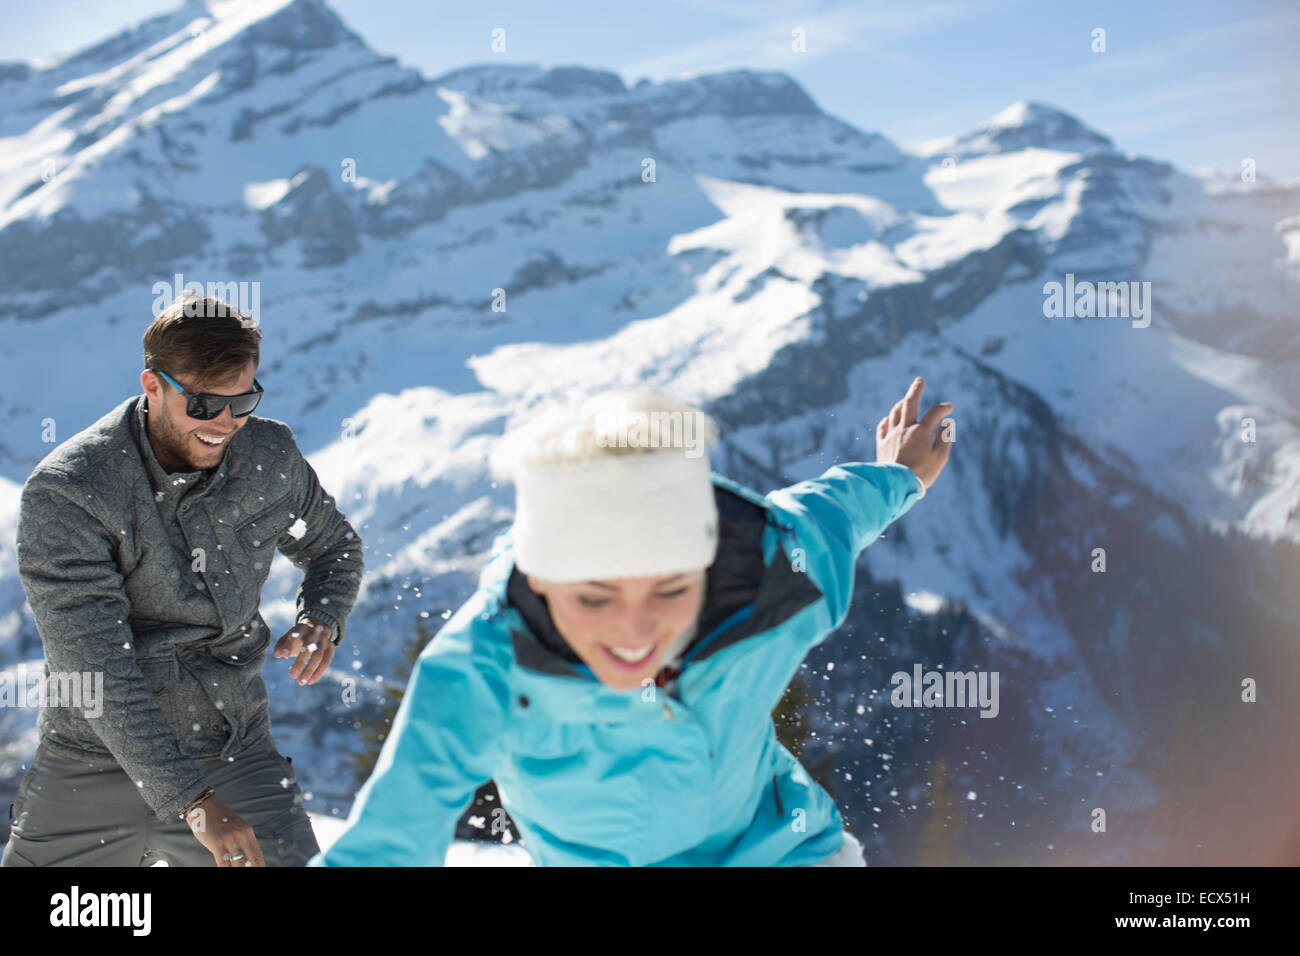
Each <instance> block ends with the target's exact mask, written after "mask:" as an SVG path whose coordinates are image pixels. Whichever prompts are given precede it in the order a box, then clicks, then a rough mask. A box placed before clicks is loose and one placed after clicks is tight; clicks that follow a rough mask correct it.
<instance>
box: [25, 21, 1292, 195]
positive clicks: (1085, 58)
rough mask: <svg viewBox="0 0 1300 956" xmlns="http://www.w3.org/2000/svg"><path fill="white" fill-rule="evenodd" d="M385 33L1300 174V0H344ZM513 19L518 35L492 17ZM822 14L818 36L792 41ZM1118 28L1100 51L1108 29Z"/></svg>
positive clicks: (832, 106)
mask: <svg viewBox="0 0 1300 956" xmlns="http://www.w3.org/2000/svg"><path fill="white" fill-rule="evenodd" d="M179 5H180V2H179V0H113V2H112V3H104V2H102V0H42V2H40V3H30V2H27V0H0V9H3V22H4V23H5V25H6V30H5V31H4V33H3V35H2V36H0V60H16V59H31V58H34V57H40V56H46V55H52V54H55V53H60V52H65V51H68V50H71V49H75V48H78V47H81V46H84V45H86V44H88V43H90V42H93V41H94V40H96V39H99V38H102V37H104V36H106V35H108V34H111V33H113V32H115V31H116V30H118V29H120V28H121V27H123V26H125V25H127V24H129V23H132V22H134V21H137V20H141V19H144V18H146V17H148V16H151V15H153V14H155V13H159V12H162V11H165V10H169V9H174V8H176V7H177V6H179ZM331 6H333V8H334V9H335V10H336V11H337V12H338V13H339V14H340V16H342V18H343V19H344V20H345V21H346V22H347V23H348V24H349V26H351V27H352V28H353V29H354V30H355V31H356V32H357V33H358V34H360V35H361V36H362V37H363V38H364V39H365V40H366V41H367V42H368V43H369V44H370V45H371V46H372V47H373V48H374V49H376V50H377V51H379V52H381V53H384V54H391V55H395V56H397V57H398V58H399V59H400V60H402V61H403V62H405V63H408V64H411V65H413V66H416V67H418V68H420V69H421V70H422V71H423V72H424V73H425V74H427V75H430V76H436V75H437V74H439V73H443V72H446V71H448V70H451V69H455V68H456V67H460V66H465V65H467V64H471V63H483V62H516V63H525V62H527V63H540V64H543V65H559V64H579V65H583V66H590V67H598V68H602V69H608V70H612V71H613V72H616V73H618V74H619V75H621V76H622V77H623V79H624V80H625V81H627V82H628V83H629V84H632V83H634V82H635V81H636V80H637V79H639V78H640V77H642V76H648V77H650V78H651V79H655V80H658V79H666V78H670V77H674V76H683V75H689V74H693V73H700V72H714V71H718V70H727V69H736V68H742V67H748V68H752V69H770V70H783V71H785V72H786V73H788V74H789V75H791V76H792V77H793V78H794V79H796V80H797V81H798V82H799V83H800V84H801V85H802V86H803V87H804V89H806V90H807V91H808V93H809V94H810V95H811V96H812V97H813V99H814V100H816V101H817V103H818V104H819V105H820V106H821V107H822V108H823V109H824V110H826V111H827V112H829V113H832V114H834V115H835V116H838V117H840V118H841V119H844V120H846V121H848V122H850V123H852V124H853V125H855V126H857V127H859V128H861V129H864V130H874V131H878V132H882V133H884V134H885V135H886V136H888V137H890V138H891V139H894V140H895V141H898V142H900V143H903V144H908V143H911V142H916V141H920V140H926V139H931V138H935V137H939V136H945V135H949V134H956V133H962V132H965V131H966V130H968V129H970V128H971V127H973V126H974V125H976V124H977V123H979V122H980V121H982V120H984V119H986V118H988V117H989V116H991V115H993V114H994V113H996V112H998V111H999V110H1001V109H1002V108H1003V107H1005V106H1007V105H1008V104H1010V103H1012V102H1014V101H1016V100H1019V99H1035V100H1040V101H1043V102H1047V103H1051V104H1053V105H1056V106H1059V107H1061V108H1063V109H1065V110H1068V111H1069V112H1071V113H1073V114H1075V115H1076V116H1078V117H1079V118H1080V119H1082V120H1083V121H1084V122H1086V123H1088V124H1089V125H1091V126H1093V127H1095V128H1097V129H1099V130H1101V131H1102V132H1104V133H1106V134H1107V135H1109V136H1111V137H1112V138H1113V139H1114V140H1115V141H1116V143H1117V144H1118V145H1119V146H1120V148H1122V149H1126V150H1131V151H1133V152H1136V153H1139V154H1142V155H1146V156H1150V157H1153V158H1156V159H1164V160H1170V161H1172V162H1174V163H1176V164H1178V165H1179V166H1182V167H1184V168H1194V167H1206V166H1216V167H1219V168H1220V169H1222V170H1224V171H1227V172H1230V173H1233V174H1235V173H1236V172H1237V171H1238V170H1239V169H1240V166H1241V161H1242V160H1243V159H1244V158H1248V157H1249V158H1252V159H1254V160H1255V161H1256V163H1257V165H1258V169H1259V171H1260V173H1261V174H1262V175H1264V176H1271V177H1273V178H1278V179H1288V178H1294V177H1297V176H1300V122H1298V121H1297V117H1298V116H1300V109H1297V107H1296V104H1295V102H1294V99H1295V95H1296V92H1297V91H1298V90H1300V66H1297V58H1296V56H1295V53H1294V51H1295V50H1296V49H1297V48H1300V42H1298V41H1300V3H1295V2H1291V0H1270V2H1265V0H1257V2H1254V0H1232V2H1223V0H1215V2H1197V0H1155V2H1142V0H1137V2H1134V0H1126V2H1110V0H1100V2H1088V3H1061V2H1044V0H974V2H966V3H957V2H946V0H911V2H906V3H900V2H897V0H890V2H879V3H878V2H856V3H853V2H816V0H781V2H775V0H677V2H674V0H655V2H653V3H632V2H626V0H624V2H621V3H618V4H611V3H610V2H609V0H554V2H549V3H544V4H543V3H537V2H536V0H534V2H529V3H525V2H514V3H490V2H481V3H471V4H466V3H465V2H464V0H456V2H429V0H424V2H418V0H332V3H331ZM495 27H504V28H505V30H506V38H507V52H505V53H504V54H493V53H492V52H491V51H490V49H489V42H490V33H491V30H492V29H493V28H495ZM795 28H802V29H804V30H805V31H806V37H807V51H806V52H803V53H796V52H794V51H793V50H792V49H791V31H792V30H794V29H795ZM1095 28H1101V29H1104V30H1105V31H1106V51H1105V52H1104V53H1099V52H1093V51H1092V49H1091V46H1092V42H1093V41H1092V31H1093V30H1094V29H1095Z"/></svg>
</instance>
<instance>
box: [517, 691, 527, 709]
mask: <svg viewBox="0 0 1300 956" xmlns="http://www.w3.org/2000/svg"><path fill="white" fill-rule="evenodd" d="M519 706H520V707H527V706H528V698H527V697H525V696H523V695H522V694H520V695H519Z"/></svg>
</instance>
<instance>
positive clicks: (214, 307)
mask: <svg viewBox="0 0 1300 956" xmlns="http://www.w3.org/2000/svg"><path fill="white" fill-rule="evenodd" d="M261 340H262V332H261V330H260V329H258V328H257V323H256V322H255V321H254V320H253V319H252V318H250V317H249V316H247V315H245V314H244V313H243V312H241V311H240V310H239V309H237V308H235V307H234V306H233V305H230V304H228V303H226V302H223V301H222V300H220V299H217V298H213V297H212V296H206V297H200V296H197V295H194V294H193V293H188V294H186V295H182V296H180V297H179V298H177V299H174V300H173V301H172V303H171V305H169V306H168V307H167V308H166V309H164V310H163V311H162V312H160V313H159V314H158V317H157V318H155V319H154V320H153V321H152V322H151V323H149V328H147V329H146V330H145V333H144V337H143V339H142V340H141V342H142V343H143V345H144V365H145V368H155V369H161V370H162V371H164V372H166V373H167V374H168V375H170V376H171V377H172V378H176V377H177V376H178V375H179V376H181V377H192V378H195V379H198V380H199V381H202V382H223V381H226V380H227V379H231V378H235V377H237V376H238V375H239V374H240V373H242V372H243V371H244V368H245V367H246V366H247V365H248V363H249V360H252V362H253V368H254V369H256V368H257V364H258V360H259V359H260V353H261Z"/></svg>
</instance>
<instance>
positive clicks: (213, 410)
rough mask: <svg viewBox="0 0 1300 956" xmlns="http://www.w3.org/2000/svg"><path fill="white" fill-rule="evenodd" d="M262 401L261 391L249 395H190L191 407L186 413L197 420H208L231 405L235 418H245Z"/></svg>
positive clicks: (231, 412)
mask: <svg viewBox="0 0 1300 956" xmlns="http://www.w3.org/2000/svg"><path fill="white" fill-rule="evenodd" d="M261 401H262V393H261V392H253V393H252V394H249V395H193V396H191V397H190V401H189V407H188V408H187V409H186V412H185V413H186V414H187V415H189V416H190V418H193V419H196V420H197V421H201V422H208V421H211V420H212V419H214V418H216V417H217V416H218V415H220V414H221V412H222V411H223V410H224V409H225V407H226V406H227V405H229V406H230V414H231V415H233V416H235V418H243V417H244V416H246V415H251V414H252V413H253V409H255V408H257V406H258V404H259V403H260V402H261Z"/></svg>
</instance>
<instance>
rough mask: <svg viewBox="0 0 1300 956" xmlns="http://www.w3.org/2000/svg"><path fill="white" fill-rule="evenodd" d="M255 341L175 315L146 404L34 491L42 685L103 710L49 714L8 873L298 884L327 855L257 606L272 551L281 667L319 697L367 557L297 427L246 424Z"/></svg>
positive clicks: (191, 304) (80, 445)
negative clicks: (216, 873)
mask: <svg viewBox="0 0 1300 956" xmlns="http://www.w3.org/2000/svg"><path fill="white" fill-rule="evenodd" d="M260 338H261V333H260V332H259V331H258V330H257V328H256V327H255V323H252V322H251V320H250V319H248V317H247V316H244V315H242V314H241V313H240V312H238V310H236V309H234V308H232V307H230V306H227V305H226V304H225V303H223V302H221V301H219V300H217V299H212V298H206V299H202V298H195V297H188V296H187V297H184V298H181V299H178V300H176V301H175V302H173V303H172V305H171V306H170V307H169V308H168V309H166V310H165V311H164V312H163V313H162V314H160V315H159V316H158V317H157V318H156V319H155V320H154V321H153V323H152V324H151V325H150V326H149V328H148V330H147V331H146V332H145V334H144V339H143V344H144V361H145V366H146V369H145V371H143V372H142V373H141V375H140V383H141V385H142V386H143V388H144V395H143V396H140V395H137V396H133V397H132V398H130V399H128V400H126V401H124V402H123V403H122V404H120V405H118V406H117V408H115V409H113V411H111V412H110V413H109V414H107V415H106V416H104V417H103V418H101V419H100V420H99V421H97V422H96V423H95V424H93V425H91V426H90V427H89V428H87V429H86V430H85V431H83V432H81V433H79V434H77V435H75V436H73V437H72V438H71V439H69V440H68V441H66V442H64V443H63V444H62V445H60V446H59V447H58V448H56V449H55V450H54V451H53V452H51V453H50V454H49V455H48V456H46V458H45V459H44V460H42V461H41V463H40V464H39V465H38V466H37V467H36V469H35V470H34V471H33V472H32V474H31V476H30V477H29V478H28V479H27V482H26V484H25V485H24V486H23V492H22V498H21V510H20V513H19V521H18V571H19V575H20V577H21V579H22V583H23V587H24V589H25V590H26V592H27V598H28V601H29V603H30V604H31V608H32V613H33V616H34V617H35V619H36V625H37V629H38V631H39V632H40V636H41V642H42V644H43V646H44V650H45V672H46V682H47V688H48V687H50V686H59V684H60V682H62V683H63V684H64V686H66V685H67V684H68V683H69V682H68V679H67V677H68V675H73V677H74V679H79V680H80V681H81V682H82V683H83V684H86V685H87V686H96V687H101V686H102V693H101V694H99V695H98V696H100V697H101V699H100V700H97V701H94V702H92V705H91V706H87V702H86V701H85V700H81V701H78V702H77V704H78V705H79V706H67V704H68V701H66V700H63V701H61V700H51V699H48V698H49V696H50V695H49V694H48V693H47V695H46V697H47V699H46V700H43V701H42V704H41V711H40V717H39V719H38V723H37V729H38V732H39V736H40V741H39V746H38V748H37V751H36V757H35V759H34V760H33V761H32V766H31V767H30V769H29V770H28V772H27V774H26V776H25V777H24V778H23V781H22V784H21V786H20V788H19V791H18V798H17V800H16V801H15V802H14V804H13V806H12V809H11V817H12V824H13V829H12V832H11V834H10V838H9V843H8V846H7V847H6V849H5V853H4V857H3V861H2V862H3V865H5V866H22V865H35V866H43V865H59V864H62V865H80V866H122V865H127V866H136V865H150V864H152V863H154V862H156V861H158V860H166V861H167V862H168V863H169V864H171V865H182V866H211V865H214V864H215V865H217V866H260V865H271V866H275V865H280V866H295V865H296V866H300V865H303V864H304V863H305V862H306V860H307V859H308V858H310V857H311V855H312V854H314V853H316V852H318V846H317V843H316V840H315V837H314V836H313V834H312V829H311V824H310V821H309V820H308V818H307V814H306V812H305V810H304V808H303V806H302V794H301V790H300V788H299V787H298V783H297V780H296V777H295V775H294V772H293V769H292V767H291V766H290V764H289V761H288V760H286V759H285V758H284V757H282V756H281V755H280V754H279V753H278V751H277V749H276V746H275V743H274V741H273V739H272V737H271V733H270V717H269V712H268V701H267V692H266V685H265V683H264V682H263V680H262V677H261V670H262V666H263V662H264V661H265V655H266V648H267V646H268V645H269V643H270V632H269V630H268V627H267V624H266V621H265V620H264V619H263V618H262V615H261V613H260V612H259V610H258V603H259V599H260V595H261V591H262V586H263V584H264V583H265V581H266V578H267V574H268V571H269V569H270V565H271V561H272V558H273V557H274V554H275V550H276V549H277V548H278V549H279V550H280V551H281V553H283V554H285V555H287V556H288V557H289V559H290V560H291V561H293V562H294V564H295V566H296V567H298V568H299V569H300V570H301V571H303V572H304V573H305V577H304V580H303V583H302V585H301V587H300V588H299V591H298V604H297V606H298V611H299V615H298V623H297V624H296V625H295V626H294V627H293V628H291V629H290V630H289V631H288V632H287V633H286V634H285V635H284V636H283V637H281V638H280V640H279V642H278V643H277V644H276V646H275V656H276V657H281V658H294V661H293V664H292V665H291V668H290V671H289V673H290V676H292V677H293V678H295V679H296V680H297V681H298V683H299V685H307V684H314V683H315V682H316V681H318V680H319V679H320V678H321V676H322V675H323V674H324V673H325V671H326V669H327V668H328V666H329V663H330V660H331V658H332V657H333V654H334V650H335V647H336V646H337V645H338V643H339V642H340V641H341V639H342V637H343V626H344V622H345V620H346V618H347V616H348V613H349V611H350V610H351V608H352V604H353V602H354V600H355V599H356V595H357V591H358V588H359V586H360V581H361V573H362V557H361V547H362V545H361V541H360V539H359V538H358V537H357V535H356V533H355V531H353V529H352V527H351V526H350V525H349V524H348V522H347V520H346V519H345V518H344V516H343V515H342V514H341V513H340V512H339V511H338V509H337V508H336V507H335V505H334V503H333V501H332V499H330V498H329V497H327V496H326V494H325V492H324V491H323V490H322V488H321V486H320V484H319V482H318V481H317V477H316V473H315V472H314V471H313V469H312V467H311V466H310V465H309V464H308V463H307V461H306V459H305V458H303V456H302V453H301V452H300V451H299V449H298V447H297V445H296V444H295V442H294V437H293V432H292V431H291V430H290V429H289V427H288V426H287V425H285V424H284V423H282V422H278V421H275V420H273V419H268V418H258V417H255V416H254V415H252V414H251V413H252V411H253V409H254V408H256V407H257V404H258V402H259V401H260V399H261V396H262V389H261V386H260V384H259V383H258V382H257V380H256V378H255V374H254V373H255V372H256V370H257V365H258V359H259V342H260ZM88 677H89V678H93V680H91V681H87V678H88ZM101 681H102V685H101V683H100V682H101ZM73 683H75V680H74V681H73Z"/></svg>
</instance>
